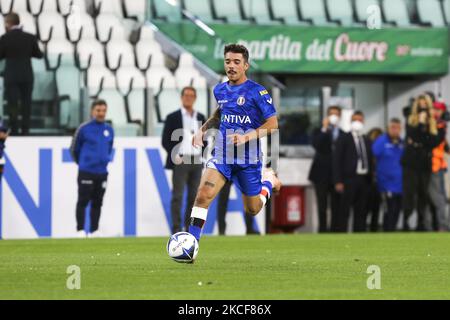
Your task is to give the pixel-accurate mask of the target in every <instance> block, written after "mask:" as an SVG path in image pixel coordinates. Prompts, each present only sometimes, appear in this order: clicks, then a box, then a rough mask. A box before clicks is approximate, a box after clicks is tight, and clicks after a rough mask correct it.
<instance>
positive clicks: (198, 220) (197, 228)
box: [189, 207, 208, 241]
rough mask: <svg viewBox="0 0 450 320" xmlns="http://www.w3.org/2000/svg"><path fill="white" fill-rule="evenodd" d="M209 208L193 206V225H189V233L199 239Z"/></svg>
mask: <svg viewBox="0 0 450 320" xmlns="http://www.w3.org/2000/svg"><path fill="white" fill-rule="evenodd" d="M207 215H208V209H205V208H200V207H193V208H192V213H191V225H190V226H189V233H190V234H192V235H193V236H194V237H195V239H197V241H200V237H201V234H202V228H203V226H204V225H205V222H206V217H207Z"/></svg>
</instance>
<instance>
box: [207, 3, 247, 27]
mask: <svg viewBox="0 0 450 320" xmlns="http://www.w3.org/2000/svg"><path fill="white" fill-rule="evenodd" d="M212 5H213V8H214V12H215V13H216V15H217V18H218V19H226V22H227V23H236V24H239V23H248V22H249V21H248V20H242V17H241V13H240V12H241V10H240V9H239V0H227V1H223V0H212Z"/></svg>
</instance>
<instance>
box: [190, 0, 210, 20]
mask: <svg viewBox="0 0 450 320" xmlns="http://www.w3.org/2000/svg"><path fill="white" fill-rule="evenodd" d="M183 4H184V8H185V9H186V10H187V11H189V12H191V13H192V14H194V15H195V16H197V17H198V18H200V19H201V20H202V21H203V22H205V23H213V22H215V20H214V17H213V15H212V12H211V4H210V2H209V0H184V2H183Z"/></svg>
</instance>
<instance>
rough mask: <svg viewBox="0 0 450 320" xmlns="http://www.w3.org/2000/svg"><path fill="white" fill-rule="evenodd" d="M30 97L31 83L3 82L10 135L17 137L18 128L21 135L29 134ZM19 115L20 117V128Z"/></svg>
mask: <svg viewBox="0 0 450 320" xmlns="http://www.w3.org/2000/svg"><path fill="white" fill-rule="evenodd" d="M32 95H33V82H5V100H6V105H7V110H8V116H9V127H10V128H11V134H13V135H18V134H19V127H20V128H21V129H22V132H21V134H22V135H28V134H29V133H30V119H31V101H32ZM19 115H22V123H21V125H20V126H19Z"/></svg>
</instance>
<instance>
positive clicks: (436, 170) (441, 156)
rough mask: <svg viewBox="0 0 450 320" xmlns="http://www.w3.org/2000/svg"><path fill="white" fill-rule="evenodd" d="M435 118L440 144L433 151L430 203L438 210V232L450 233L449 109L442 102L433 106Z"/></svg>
mask: <svg viewBox="0 0 450 320" xmlns="http://www.w3.org/2000/svg"><path fill="white" fill-rule="evenodd" d="M433 106H434V109H433V116H434V118H435V119H436V122H437V128H438V136H439V142H440V144H439V145H438V146H437V147H436V148H434V149H433V151H432V161H431V171H432V173H431V178H430V185H429V194H430V201H431V203H432V205H433V206H434V208H436V219H437V228H438V231H448V230H449V226H448V220H447V194H446V191H445V179H444V176H445V173H446V172H447V162H446V160H445V154H446V153H448V152H449V146H448V143H447V139H446V135H447V121H449V118H450V117H449V114H448V112H447V108H446V106H445V104H444V103H442V102H435V103H434V104H433Z"/></svg>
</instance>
